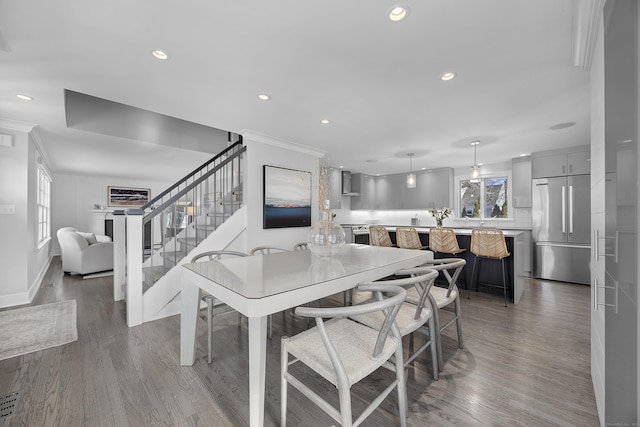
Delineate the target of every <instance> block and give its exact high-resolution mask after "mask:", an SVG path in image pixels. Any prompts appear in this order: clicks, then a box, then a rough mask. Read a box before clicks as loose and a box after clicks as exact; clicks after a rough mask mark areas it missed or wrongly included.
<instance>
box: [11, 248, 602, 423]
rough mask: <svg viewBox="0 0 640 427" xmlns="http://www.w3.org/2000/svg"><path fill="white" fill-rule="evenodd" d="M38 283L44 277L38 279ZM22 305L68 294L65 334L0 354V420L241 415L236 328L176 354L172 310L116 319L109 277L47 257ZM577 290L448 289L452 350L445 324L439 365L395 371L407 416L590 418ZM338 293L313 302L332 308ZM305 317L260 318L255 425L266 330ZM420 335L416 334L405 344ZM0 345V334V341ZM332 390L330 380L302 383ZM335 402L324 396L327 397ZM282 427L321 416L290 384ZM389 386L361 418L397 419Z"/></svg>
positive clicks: (374, 385) (244, 384) (357, 396)
mask: <svg viewBox="0 0 640 427" xmlns="http://www.w3.org/2000/svg"><path fill="white" fill-rule="evenodd" d="M51 284H53V285H52V286H51ZM43 285H45V286H43V287H42V288H41V289H40V291H39V293H38V295H37V296H36V298H35V300H34V302H33V304H34V305H36V304H45V303H49V302H55V301H63V300H70V299H75V300H76V301H77V313H78V317H77V322H78V341H76V342H74V343H70V344H67V345H63V346H60V347H55V348H52V349H47V350H43V351H38V352H35V353H31V354H28V355H25V356H20V357H14V358H12V359H7V360H3V361H0V395H1V396H4V395H6V394H8V393H11V392H15V391H18V392H20V400H19V402H18V405H17V408H16V410H15V412H14V414H12V415H10V416H8V417H5V418H3V419H0V426H118V427H121V426H243V425H248V416H249V411H248V376H247V372H246V371H247V366H248V361H247V351H248V340H247V328H246V324H243V325H242V327H238V326H237V324H236V321H237V317H236V316H235V315H234V314H228V315H224V316H220V317H218V318H216V327H215V340H216V344H215V349H214V362H213V363H212V364H211V365H209V364H207V363H206V357H207V355H206V337H205V333H206V322H205V321H204V320H203V321H201V322H199V324H198V328H199V329H198V333H199V334H200V335H201V338H200V339H199V341H198V348H197V360H196V363H195V365H194V366H193V367H181V366H180V364H179V329H180V317H179V316H173V317H171V318H167V319H163V320H159V321H155V322H150V323H147V324H144V325H142V326H138V327H135V328H127V326H126V321H125V304H124V303H123V302H117V303H114V302H113V297H112V293H113V292H112V278H111V277H103V278H94V279H85V280H83V279H81V278H77V277H74V276H68V275H67V276H63V275H62V272H61V269H60V262H59V259H57V258H55V259H54V261H53V263H52V266H51V268H50V269H49V272H48V273H47V275H46V277H45V278H44V280H43ZM589 299H590V293H589V287H588V286H582V285H573V284H566V283H558V282H546V281H539V280H529V281H528V282H527V285H526V288H525V292H524V295H523V297H522V300H521V302H520V304H518V305H517V306H513V305H509V306H508V307H507V308H505V307H504V305H503V301H502V297H501V296H499V295H495V296H494V295H487V294H482V293H475V292H474V293H472V295H471V299H467V298H466V292H465V293H464V297H463V299H462V310H463V335H464V343H465V349H464V350H460V349H458V348H457V344H456V336H455V328H454V327H451V328H450V330H449V331H448V332H447V333H446V335H445V337H444V350H443V351H444V358H445V366H444V371H443V372H442V373H441V375H440V379H439V380H438V381H433V379H432V378H431V374H430V370H429V369H430V368H428V367H429V366H430V363H428V361H427V360H426V356H425V357H421V358H419V359H418V360H417V361H416V362H415V364H414V367H412V368H410V370H409V373H408V376H409V379H408V390H407V391H408V396H409V406H410V411H409V420H408V424H409V425H410V426H425V425H433V426H554V425H557V426H597V425H598V417H597V413H596V407H595V400H594V396H593V388H592V385H591V375H590V336H589V334H590V320H589V315H590V310H589V304H590V302H589ZM340 301H342V295H341V294H340V295H339V296H336V298H335V300H330V301H324V302H323V304H334V303H335V304H337V303H339V302H340ZM305 327H306V319H301V318H298V317H296V316H292V315H291V314H290V313H286V314H278V315H274V338H273V339H272V340H269V341H268V344H267V346H268V354H267V371H268V372H267V378H266V384H267V385H266V393H267V399H266V404H265V425H266V426H275V425H279V422H280V380H279V374H280V365H279V357H280V339H279V336H280V335H285V334H288V335H292V334H295V333H297V332H300V331H302V330H303V329H304V328H305ZM419 339H420V338H419V337H416V341H417V342H416V344H418V343H419V342H418V340H419ZM0 345H1V343H0ZM390 375H391V374H390V373H388V372H386V371H380V372H376V373H374V374H373V375H372V376H371V377H370V378H369V379H367V380H365V381H364V383H363V384H362V385H357V386H356V387H354V390H353V394H354V406H355V407H356V409H355V411H354V412H355V413H358V411H359V409H358V408H363V407H364V403H363V402H366V401H367V399H369V398H370V396H371V395H372V392H373V391H375V390H379V389H381V388H382V387H384V386H385V384H386V381H387V380H389V379H390V378H391V376H390ZM311 383H312V384H313V385H314V387H318V388H319V389H321V390H325V391H326V394H327V395H328V396H332V395H333V393H332V390H331V388H332V387H331V386H330V385H327V384H326V383H324V382H322V381H320V380H311ZM333 401H334V402H337V399H333ZM288 421H289V425H296V426H331V425H335V424H336V423H335V422H333V421H332V420H331V419H330V418H329V417H328V416H327V415H325V414H324V413H323V412H322V411H320V410H318V409H317V408H316V407H315V406H314V405H313V404H311V403H309V402H308V401H307V400H306V399H305V398H303V397H302V396H301V395H300V394H299V393H298V392H297V391H295V390H293V389H291V388H290V392H289V412H288ZM397 421H398V420H397V409H396V399H395V395H392V396H391V397H389V398H388V399H387V400H386V401H385V402H384V403H383V405H382V407H381V408H380V409H378V410H377V411H376V412H375V413H374V414H373V415H372V416H371V417H370V418H369V419H368V420H367V421H366V422H365V423H364V425H366V426H389V425H395V424H396V423H397Z"/></svg>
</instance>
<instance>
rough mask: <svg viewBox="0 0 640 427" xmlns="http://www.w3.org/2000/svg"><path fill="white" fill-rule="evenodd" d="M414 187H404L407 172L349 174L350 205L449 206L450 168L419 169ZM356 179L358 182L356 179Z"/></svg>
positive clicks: (394, 206) (422, 207) (450, 193)
mask: <svg viewBox="0 0 640 427" xmlns="http://www.w3.org/2000/svg"><path fill="white" fill-rule="evenodd" d="M416 175H417V177H416V178H417V182H416V187H415V188H407V174H406V173H399V174H393V175H386V176H379V177H373V176H368V175H364V174H353V175H352V190H353V191H354V192H359V193H361V194H360V196H356V197H353V198H352V199H351V209H354V210H355V209H381V210H393V209H431V208H434V207H436V208H440V207H445V206H447V207H450V206H451V195H452V192H453V187H452V186H453V169H452V168H442V169H435V170H433V171H429V172H418V173H416ZM356 182H357V183H356Z"/></svg>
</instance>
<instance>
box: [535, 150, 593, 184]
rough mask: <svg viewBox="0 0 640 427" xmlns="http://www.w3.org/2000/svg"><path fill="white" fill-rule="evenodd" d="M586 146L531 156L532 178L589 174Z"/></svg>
mask: <svg viewBox="0 0 640 427" xmlns="http://www.w3.org/2000/svg"><path fill="white" fill-rule="evenodd" d="M589 160H590V149H589V146H588V145H585V146H580V147H575V148H572V149H566V150H552V151H540V152H537V153H533V155H532V171H533V174H532V177H533V178H546V177H553V176H567V175H588V174H590V173H591V163H590V161H589Z"/></svg>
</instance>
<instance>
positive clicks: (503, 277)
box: [502, 258, 507, 307]
mask: <svg viewBox="0 0 640 427" xmlns="http://www.w3.org/2000/svg"><path fill="white" fill-rule="evenodd" d="M502 289H503V291H504V306H505V307H506V306H507V271H506V268H505V262H504V258H502Z"/></svg>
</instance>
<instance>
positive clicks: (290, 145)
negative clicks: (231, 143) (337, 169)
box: [239, 129, 327, 157]
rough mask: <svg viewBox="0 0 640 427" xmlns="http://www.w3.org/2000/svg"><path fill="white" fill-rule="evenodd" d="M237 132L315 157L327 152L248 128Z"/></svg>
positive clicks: (245, 136)
mask: <svg viewBox="0 0 640 427" xmlns="http://www.w3.org/2000/svg"><path fill="white" fill-rule="evenodd" d="M239 134H240V135H242V138H243V139H245V138H246V139H248V140H251V141H256V142H260V143H263V144H269V145H273V146H274V147H279V148H285V149H287V150H292V151H298V152H300V153H304V154H310V155H312V156H316V157H324V156H325V155H326V154H327V152H326V151H323V150H318V149H316V148H312V147H308V146H306V145H302V144H298V143H296V142H291V141H287V140H286V139H282V138H277V137H274V136H269V135H265V134H262V133H260V132H255V131H252V130H248V129H243V130H241V131H240V132H239Z"/></svg>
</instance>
